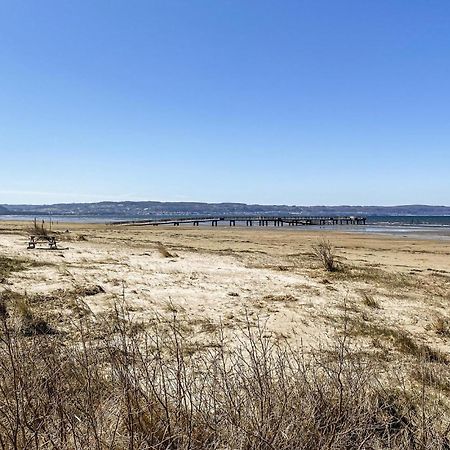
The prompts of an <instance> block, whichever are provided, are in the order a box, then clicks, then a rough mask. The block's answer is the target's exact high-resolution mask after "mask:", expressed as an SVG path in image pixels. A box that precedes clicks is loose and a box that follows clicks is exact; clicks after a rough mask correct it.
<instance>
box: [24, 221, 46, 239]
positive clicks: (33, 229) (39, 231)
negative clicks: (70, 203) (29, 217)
mask: <svg viewBox="0 0 450 450" xmlns="http://www.w3.org/2000/svg"><path fill="white" fill-rule="evenodd" d="M27 231H28V233H30V234H31V235H33V236H48V235H49V233H50V232H49V230H48V229H47V228H46V227H45V224H44V222H43V221H42V222H41V224H40V225H39V224H38V223H37V222H36V221H34V222H33V225H31V226H30V227H29V228H28V229H27Z"/></svg>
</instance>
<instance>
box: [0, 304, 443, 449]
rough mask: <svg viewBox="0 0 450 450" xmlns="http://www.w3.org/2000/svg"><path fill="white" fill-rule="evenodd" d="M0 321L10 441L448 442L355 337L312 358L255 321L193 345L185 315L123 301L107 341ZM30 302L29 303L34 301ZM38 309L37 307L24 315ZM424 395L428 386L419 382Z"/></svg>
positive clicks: (2, 439) (25, 444) (0, 435)
mask: <svg viewBox="0 0 450 450" xmlns="http://www.w3.org/2000/svg"><path fill="white" fill-rule="evenodd" d="M9 306H10V305H7V308H5V309H4V313H3V314H1V315H0V316H1V317H0V327H1V334H0V367H1V369H2V371H1V376H0V411H1V414H0V446H1V447H2V448H16V449H19V448H36V449H40V448H53V449H73V448H95V449H122V448H135V449H140V448H156V449H163V448H164V449H217V448H222V449H255V450H256V449H311V450H312V449H314V450H316V449H329V448H336V449H359V448H378V449H381V448H397V449H409V448H423V449H437V448H446V447H445V446H446V445H447V436H446V432H445V430H444V425H445V424H444V423H443V421H442V416H440V415H436V414H435V412H436V410H435V405H434V406H433V402H428V401H427V400H426V399H424V398H423V396H420V395H419V396H417V397H415V396H414V392H413V393H412V394H413V395H411V394H408V393H407V392H404V391H402V390H397V389H393V388H392V387H390V386H389V385H387V384H385V383H383V382H382V381H381V380H382V377H381V373H380V371H379V369H377V368H376V367H375V366H374V365H373V363H372V362H371V361H370V360H369V359H367V358H365V357H364V356H362V354H361V353H358V352H356V351H354V349H353V348H352V344H351V343H350V342H349V335H347V334H345V335H344V336H343V337H341V338H339V339H338V340H337V341H336V343H335V345H334V346H332V347H331V348H327V349H326V351H324V349H323V350H322V351H320V352H319V351H314V352H313V353H312V354H305V353H304V352H302V351H300V350H294V349H293V348H291V347H290V346H289V345H288V344H287V343H286V342H284V341H279V340H275V339H272V338H271V337H270V336H268V334H267V331H266V330H265V329H264V328H263V327H261V326H259V325H257V326H256V327H252V326H250V324H249V323H247V325H246V327H245V328H244V329H243V330H241V331H242V335H241V337H240V338H239V339H238V342H239V345H238V346H235V347H233V348H232V349H230V348H227V345H226V342H225V339H224V335H223V332H222V331H221V329H219V331H218V332H217V334H216V338H215V345H210V346H208V347H207V348H203V349H200V348H199V349H194V350H193V348H192V346H189V342H188V340H187V337H186V336H185V335H184V334H183V326H182V324H181V323H180V321H179V320H178V319H177V316H176V313H174V314H173V316H172V318H171V319H170V318H169V319H164V318H162V317H160V316H155V317H153V318H152V321H151V323H152V326H151V329H150V330H148V331H145V330H144V329H143V328H142V327H140V326H136V324H133V323H132V322H131V321H129V320H128V319H127V317H126V314H125V313H124V311H123V310H122V309H120V308H116V312H115V314H114V315H113V316H112V317H111V318H110V320H109V322H103V323H101V324H98V326H102V327H104V328H105V334H104V338H103V339H102V340H101V341H97V340H95V339H93V337H92V335H91V333H90V332H89V326H88V324H87V323H85V322H83V321H80V322H79V324H78V329H79V334H80V341H79V342H77V343H73V344H67V343H66V344H64V345H63V344H62V341H61V340H60V339H59V338H57V337H53V336H47V335H45V334H44V335H38V334H37V333H26V334H25V335H24V333H23V332H22V330H21V329H20V328H19V329H17V328H16V327H15V325H14V323H15V322H14V320H13V318H12V316H13V315H14V314H15V312H14V310H13V309H11V314H7V311H6V309H8V310H9V309H10V308H9ZM26 308H28V306H26ZM21 314H22V315H25V316H26V315H28V314H30V312H29V310H28V309H26V311H25V312H21ZM418 389H419V393H420V389H423V388H422V387H420V386H419V387H418Z"/></svg>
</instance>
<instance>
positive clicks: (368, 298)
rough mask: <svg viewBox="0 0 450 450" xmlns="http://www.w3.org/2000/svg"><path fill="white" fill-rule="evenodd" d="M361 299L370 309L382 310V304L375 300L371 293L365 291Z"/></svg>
mask: <svg viewBox="0 0 450 450" xmlns="http://www.w3.org/2000/svg"><path fill="white" fill-rule="evenodd" d="M361 297H362V301H363V303H364V304H365V305H366V306H368V307H369V308H373V309H380V304H379V303H378V302H377V301H376V300H375V298H374V297H373V295H371V294H370V293H368V292H366V291H363V292H361Z"/></svg>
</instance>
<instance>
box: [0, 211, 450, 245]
mask: <svg viewBox="0 0 450 450" xmlns="http://www.w3.org/2000/svg"><path fill="white" fill-rule="evenodd" d="M149 218H152V217H149ZM155 218H156V217H155ZM158 218H159V219H161V218H162V217H161V216H158ZM33 219H34V216H33V217H31V216H26V215H24V216H18V215H0V221H16V220H23V221H30V222H31V221H32V220H33ZM36 219H37V221H38V222H41V221H42V220H44V221H45V222H46V223H48V221H49V219H50V217H49V216H45V215H43V216H36ZM142 219H143V217H142V216H141V217H131V216H130V217H124V216H118V217H116V216H101V217H99V216H75V215H60V216H52V222H53V223H54V224H58V223H60V222H61V223H100V224H101V223H111V222H114V221H127V220H142ZM221 225H223V226H226V225H227V223H226V222H224V223H222V224H221ZM285 229H290V230H292V228H290V227H287V228H285ZM295 229H298V230H305V229H320V230H324V231H325V230H339V231H343V232H350V233H353V232H354V233H373V234H387V235H395V236H404V237H420V238H425V239H434V238H438V239H446V240H447V239H449V240H450V216H367V222H366V225H357V226H355V225H348V226H347V225H342V226H331V225H324V226H320V227H319V226H309V227H298V228H297V227H296V228H295Z"/></svg>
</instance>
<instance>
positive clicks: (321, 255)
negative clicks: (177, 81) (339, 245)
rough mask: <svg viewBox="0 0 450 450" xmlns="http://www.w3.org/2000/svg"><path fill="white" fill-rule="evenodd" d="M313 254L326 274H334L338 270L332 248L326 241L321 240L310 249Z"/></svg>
mask: <svg viewBox="0 0 450 450" xmlns="http://www.w3.org/2000/svg"><path fill="white" fill-rule="evenodd" d="M312 250H313V253H314V255H315V256H316V258H317V259H318V261H319V262H320V264H321V265H322V266H323V268H324V269H325V270H327V271H328V272H335V271H336V270H337V269H338V266H337V262H336V255H335V251H334V247H333V245H332V244H331V242H330V241H328V240H327V239H321V240H320V241H318V242H317V243H316V244H314V245H313V247H312Z"/></svg>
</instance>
